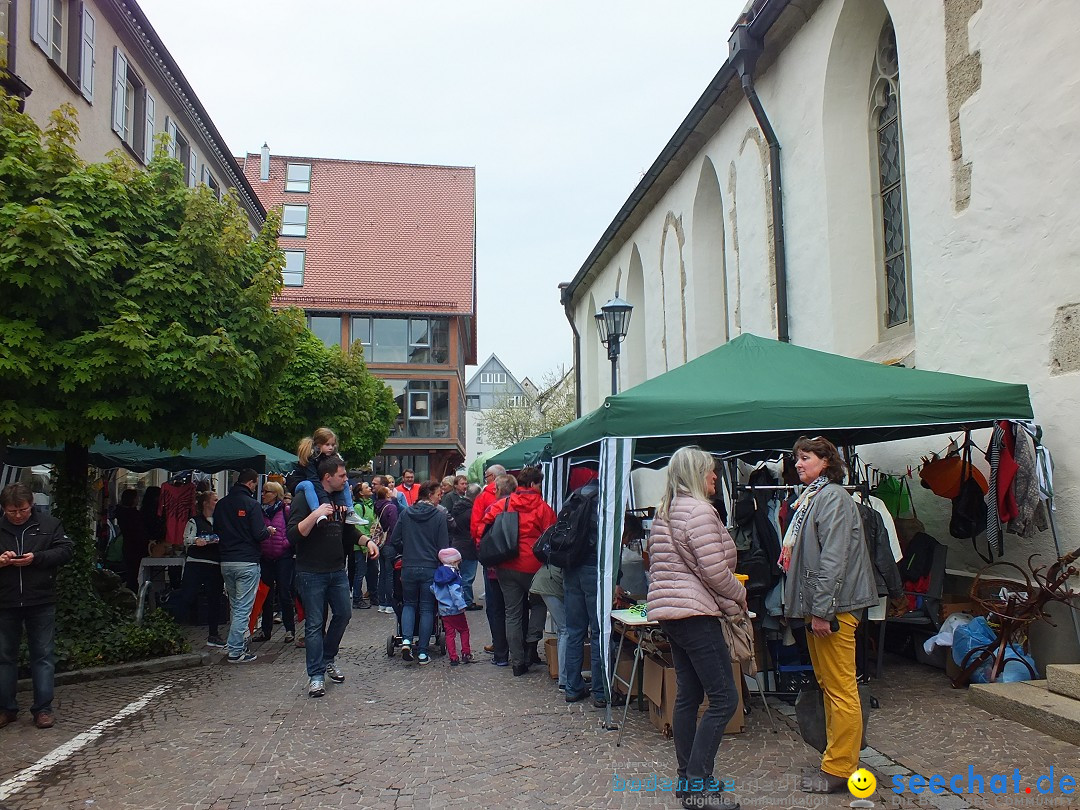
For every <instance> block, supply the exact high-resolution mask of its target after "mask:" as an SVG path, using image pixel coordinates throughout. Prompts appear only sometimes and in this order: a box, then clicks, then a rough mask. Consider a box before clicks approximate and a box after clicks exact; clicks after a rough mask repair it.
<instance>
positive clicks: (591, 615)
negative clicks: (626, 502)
mask: <svg viewBox="0 0 1080 810" xmlns="http://www.w3.org/2000/svg"><path fill="white" fill-rule="evenodd" d="M599 499H600V482H599V481H598V480H593V481H590V482H589V483H587V484H585V486H583V487H581V488H580V489H578V490H575V491H574V493H573V494H572V495H571V496H570V498H569V500H567V502H566V503H565V504H564V505H563V508H562V511H561V512H560V513H559V522H563V521H565V522H566V523H567V524H569V525H570V526H576V527H578V529H577V531H575V532H573V533H572V536H570V537H567V538H566V540H567V542H566V546H567V549H566V551H567V558H566V559H564V560H561V561H564V562H566V565H564V567H563V605H564V607H565V610H566V630H567V639H566V668H565V670H564V671H565V673H566V702H567V703H576V702H578V701H579V700H584V699H585V698H587V697H588V696H589V691H590V689H589V687H587V686H586V685H585V679H584V678H582V677H581V669H582V664H583V662H584V660H585V636H586V633H588V635H589V636H590V638H591V639H592V655H591V664H592V690H591V691H592V696H593V706H595V707H596V708H598V709H602V708H604V707H605V706H607V694H606V692H605V691H604V662H603V661H602V660H601V657H600V617H599V616H598V615H597V611H596V566H597V564H598V563H597V556H596V544H597V541H598V538H599V534H600V528H599V524H600V515H599V511H598V510H599V502H600V501H599ZM556 525H557V524H556ZM570 552H572V553H570ZM555 564H557V563H555V562H554V561H552V565H555Z"/></svg>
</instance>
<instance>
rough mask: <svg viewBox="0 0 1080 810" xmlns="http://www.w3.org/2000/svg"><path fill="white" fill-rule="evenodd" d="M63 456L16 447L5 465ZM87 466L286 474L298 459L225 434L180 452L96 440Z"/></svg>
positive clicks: (48, 449) (49, 461)
mask: <svg viewBox="0 0 1080 810" xmlns="http://www.w3.org/2000/svg"><path fill="white" fill-rule="evenodd" d="M63 455H64V448H63V447H48V446H33V445H17V446H13V447H9V448H8V449H7V456H6V458H5V459H4V462H5V463H6V464H8V465H10V466H13V467H29V466H32V465H34V464H58V463H60V461H61V460H62V459H63ZM90 464H92V465H93V466H95V467H101V468H102V469H112V468H115V467H123V468H124V469H126V470H133V471H135V472H147V471H149V470H159V469H160V470H168V471H169V472H179V471H181V470H202V471H203V472H220V471H221V470H242V469H245V468H247V467H250V468H252V469H254V470H257V471H258V472H260V473H264V474H268V473H281V474H285V473H288V472H291V471H292V469H293V468H294V467H296V465H297V459H296V456H295V455H293V454H292V453H288V452H286V451H284V450H281V449H279V448H277V447H274V446H273V445H269V444H267V443H266V442H260V441H259V440H258V439H253V438H251V437H250V436H245V435H244V434H243V433H227V434H225V435H224V436H217V437H214V438H212V439H210V440H209V441H208V442H207V444H206V446H205V447H203V446H202V445H200V444H199V442H198V439H197V438H196V439H195V440H193V441H192V443H191V446H190V447H189V448H187V449H186V450H184V451H182V452H180V453H175V452H173V451H172V450H161V449H157V448H149V447H143V446H142V445H139V444H135V443H134V442H109V441H105V439H103V438H101V437H98V439H97V441H95V442H94V444H93V445H92V446H91V447H90Z"/></svg>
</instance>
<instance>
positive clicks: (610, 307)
mask: <svg viewBox="0 0 1080 810" xmlns="http://www.w3.org/2000/svg"><path fill="white" fill-rule="evenodd" d="M633 310H634V307H633V305H632V304H630V302H629V301H624V300H623V299H621V298H619V291H618V290H615V297H614V298H612V299H611V300H610V301H608V302H607V303H606V304H604V305H603V306H602V307H600V311H599V312H597V313H596V331H597V332H599V333H600V342H601V343H603V344H604V345H605V346H607V356H608V360H610V361H611V394H612V396H614V395H615V394H617V393H619V344H620V343H622V341H623V338H625V337H626V331H627V329H629V328H630V313H631V312H632V311H633Z"/></svg>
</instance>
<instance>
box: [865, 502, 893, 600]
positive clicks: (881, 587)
mask: <svg viewBox="0 0 1080 810" xmlns="http://www.w3.org/2000/svg"><path fill="white" fill-rule="evenodd" d="M855 505H856V506H857V507H858V509H859V515H860V516H861V517H862V522H863V530H864V535H865V538H866V550H867V551H868V552H869V553H870V561H871V562H872V563H873V564H874V583H875V584H876V585H877V593H878V596H885V595H886V594H888V595H889V596H892V597H896V598H899V597H901V596H903V595H904V584H903V582H901V581H900V569H899V568H897V567H896V560H894V559H893V553H892V547H891V546H890V545H889V534H888V532H887V531H886V529H885V521H884V520H882V519H881V515H879V514H878V512H877V510H876V509H874V507H872V506H870V505H869V504H865V503H859V502H858V501H856V503H855Z"/></svg>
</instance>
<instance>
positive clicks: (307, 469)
mask: <svg viewBox="0 0 1080 810" xmlns="http://www.w3.org/2000/svg"><path fill="white" fill-rule="evenodd" d="M337 445H338V440H337V435H336V434H335V433H334V431H332V430H330V428H325V427H321V428H318V429H317V430H316V431H315V432H314V433H313V434H312V435H311V436H306V437H304V438H303V439H301V440H300V446H299V447H297V448H296V456H297V458H299V459H300V471H301V472H302V473H303V474H304V480H303V481H301V482H300V483H299V484H297V485H296V489H295V490H294V491H295V492H298V493H299V492H302V493H303V494H304V497H305V498H306V499H307V503H308V506H309V507H311V511H313V512H314V511H315V510H316V509H318V508H319V504H321V503H329V504H333V505H334V506H337V507H341V508H342V509H344V510H345V522H346V523H348V524H349V525H350V526H362V525H364V523H365V521H363V520H362V519H361V517H360V516H359V515H358V514H356V511H355V509H354V508H353V499H352V491H351V490H350V488H349V487H345V489H343V490H342V491H341V492H335V493H334V494H333V495H331V494H330V493H328V492H327V491H326V490H325V489H323V485H322V481H321V480H320V479H319V473H318V469H319V462H321V461H322V460H323V459H326V458H330V457H337V458H341V457H340V456H338V452H337ZM324 520H326V518H325V517H320V518H319V522H322V521H324Z"/></svg>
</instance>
